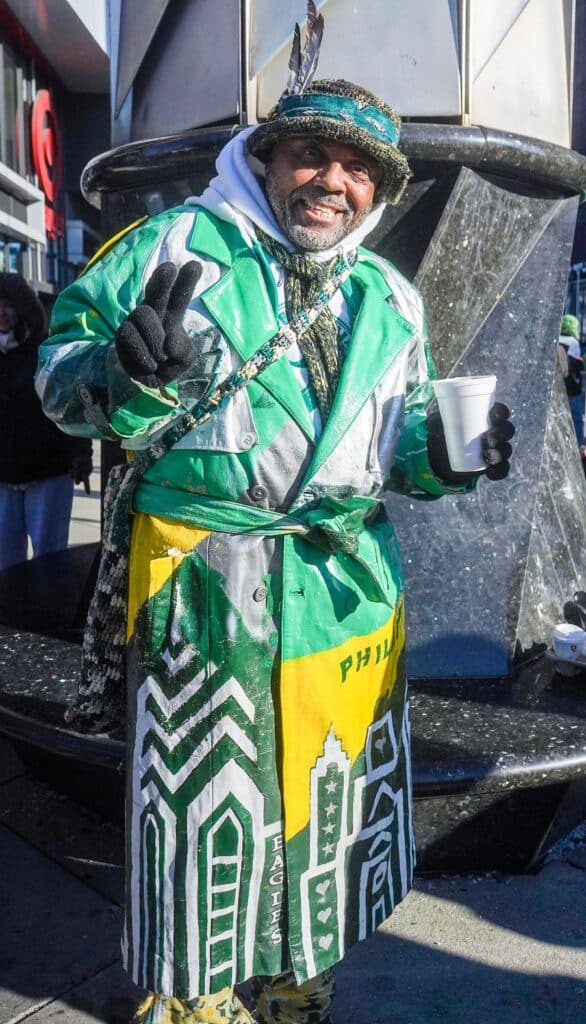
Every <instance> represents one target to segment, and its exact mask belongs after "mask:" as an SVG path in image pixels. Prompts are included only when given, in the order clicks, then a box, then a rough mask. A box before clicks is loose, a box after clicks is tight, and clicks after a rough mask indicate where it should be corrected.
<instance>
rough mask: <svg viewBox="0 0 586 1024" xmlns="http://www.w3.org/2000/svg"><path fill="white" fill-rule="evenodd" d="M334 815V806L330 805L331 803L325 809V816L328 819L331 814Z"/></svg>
mask: <svg viewBox="0 0 586 1024" xmlns="http://www.w3.org/2000/svg"><path fill="white" fill-rule="evenodd" d="M335 813H336V805H335V804H332V803H329V804H328V806H327V807H326V814H327V816H328V818H330V817H331V816H332V814H335Z"/></svg>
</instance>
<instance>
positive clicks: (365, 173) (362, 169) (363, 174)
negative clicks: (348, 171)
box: [352, 164, 370, 178]
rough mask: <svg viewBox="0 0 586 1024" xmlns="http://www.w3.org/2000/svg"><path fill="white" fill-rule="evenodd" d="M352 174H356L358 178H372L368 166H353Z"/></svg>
mask: <svg viewBox="0 0 586 1024" xmlns="http://www.w3.org/2000/svg"><path fill="white" fill-rule="evenodd" d="M352 174H354V175H355V176H356V177H357V178H368V177H369V176H370V171H369V170H368V167H367V166H366V164H353V165H352Z"/></svg>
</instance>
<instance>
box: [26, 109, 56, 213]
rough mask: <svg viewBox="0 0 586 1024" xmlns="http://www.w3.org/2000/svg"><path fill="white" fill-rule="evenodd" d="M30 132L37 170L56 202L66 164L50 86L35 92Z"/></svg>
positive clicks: (48, 195) (42, 183)
mask: <svg viewBox="0 0 586 1024" xmlns="http://www.w3.org/2000/svg"><path fill="white" fill-rule="evenodd" d="M31 135H32V144H33V161H34V165H35V171H36V172H37V174H38V176H39V181H40V182H41V186H42V189H43V192H44V193H45V195H46V197H47V199H48V200H49V202H50V203H54V202H55V200H56V198H57V196H58V195H59V189H60V187H61V175H62V171H63V167H62V163H61V136H60V134H59V123H58V121H57V114H56V112H55V107H54V106H53V97H52V96H51V93H50V92H49V90H48V89H40V90H39V92H38V93H37V95H36V98H35V102H34V104H33V113H32V124H31Z"/></svg>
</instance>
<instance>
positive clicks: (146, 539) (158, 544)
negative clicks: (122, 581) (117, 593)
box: [126, 512, 210, 640]
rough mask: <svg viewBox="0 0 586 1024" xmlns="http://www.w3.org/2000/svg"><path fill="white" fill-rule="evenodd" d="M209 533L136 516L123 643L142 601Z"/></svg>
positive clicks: (169, 522)
mask: <svg viewBox="0 0 586 1024" xmlns="http://www.w3.org/2000/svg"><path fill="white" fill-rule="evenodd" d="M209 535H210V531H209V530H201V529H200V528H199V527H198V526H186V525H185V524H184V523H176V522H174V521H173V520H171V519H162V518H161V517H160V516H150V515H148V514H147V513H146V512H137V513H136V514H135V516H134V522H133V524H132V540H131V544H130V572H129V578H130V582H129V590H128V617H127V621H126V639H127V640H129V639H130V637H131V636H132V634H133V632H134V625H135V622H136V616H137V615H138V612H139V610H140V608H141V607H142V605H143V604H144V603H145V601H148V600H149V598H151V597H153V596H154V595H155V594H156V593H158V591H159V590H160V589H161V587H163V586H164V585H165V583H166V582H167V580H168V579H169V577H170V576H171V575H172V573H173V572H174V571H175V569H177V567H178V566H179V565H180V564H181V562H182V561H183V558H184V557H185V555H186V554H188V553H189V552H190V551H193V549H194V548H196V547H197V545H198V544H201V542H202V541H203V540H205V539H206V537H209Z"/></svg>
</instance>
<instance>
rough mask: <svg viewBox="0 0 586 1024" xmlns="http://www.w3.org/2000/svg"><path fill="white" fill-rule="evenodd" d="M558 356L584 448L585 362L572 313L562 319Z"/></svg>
mask: <svg viewBox="0 0 586 1024" xmlns="http://www.w3.org/2000/svg"><path fill="white" fill-rule="evenodd" d="M558 356H559V360H560V364H561V367H562V373H563V375H564V384H565V385H566V392H567V395H568V402H569V403H570V411H571V413H572V420H573V421H574V429H575V431H576V437H577V439H578V447H579V448H582V447H583V445H584V396H583V394H582V369H583V361H582V352H581V349H580V324H579V322H578V318H577V317H576V316H572V315H571V314H570V313H567V314H566V315H565V316H563V317H562V324H561V327H560V336H559V340H558Z"/></svg>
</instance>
